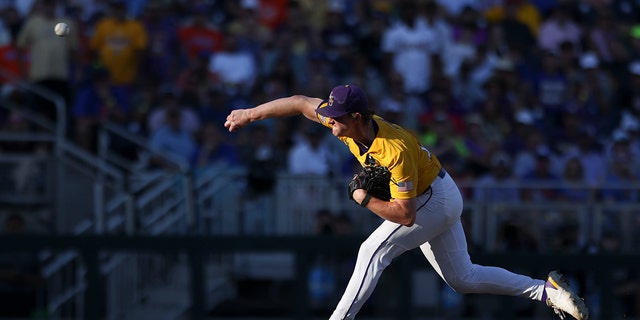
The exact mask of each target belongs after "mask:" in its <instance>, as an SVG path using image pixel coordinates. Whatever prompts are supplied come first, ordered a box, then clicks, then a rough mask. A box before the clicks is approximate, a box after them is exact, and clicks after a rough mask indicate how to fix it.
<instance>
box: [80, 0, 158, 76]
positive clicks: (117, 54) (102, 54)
mask: <svg viewBox="0 0 640 320" xmlns="http://www.w3.org/2000/svg"><path fill="white" fill-rule="evenodd" d="M110 5H111V6H110V9H111V15H110V16H107V17H105V18H103V19H102V20H100V21H98V23H97V25H96V29H95V33H94V35H93V37H92V38H91V42H90V48H91V50H92V53H93V54H94V55H95V58H96V59H97V61H98V62H99V63H100V64H101V65H102V66H104V67H105V68H106V69H107V70H108V71H109V75H110V79H111V82H112V84H113V85H115V86H125V87H126V86H130V85H132V84H134V82H135V81H136V78H137V76H138V72H139V70H138V65H139V62H140V60H141V57H142V55H143V52H144V50H145V49H146V47H147V44H148V36H147V32H146V30H145V28H144V26H143V25H142V23H140V22H139V21H136V20H132V19H128V18H127V16H126V14H127V7H126V1H123V0H112V1H111V2H110Z"/></svg>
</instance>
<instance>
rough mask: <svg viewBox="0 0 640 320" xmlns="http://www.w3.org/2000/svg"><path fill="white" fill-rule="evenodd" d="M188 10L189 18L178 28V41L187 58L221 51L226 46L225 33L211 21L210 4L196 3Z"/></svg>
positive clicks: (183, 54) (195, 57) (190, 58)
mask: <svg viewBox="0 0 640 320" xmlns="http://www.w3.org/2000/svg"><path fill="white" fill-rule="evenodd" d="M188 10H189V16H188V18H187V19H186V21H185V23H183V24H182V25H181V26H180V27H179V28H178V41H179V45H180V50H181V51H182V52H181V54H182V56H183V57H185V60H192V59H197V58H199V57H202V56H206V57H209V56H211V55H212V54H213V53H214V52H219V51H221V50H222V49H223V48H224V35H223V33H222V31H221V30H219V28H218V27H217V26H216V25H215V24H213V23H211V22H210V21H209V19H208V18H209V11H208V10H209V8H208V6H206V5H205V4H204V3H196V4H193V5H192V6H191V7H190V8H189V9H188ZM232 23H233V22H232Z"/></svg>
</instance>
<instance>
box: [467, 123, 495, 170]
mask: <svg viewBox="0 0 640 320" xmlns="http://www.w3.org/2000/svg"><path fill="white" fill-rule="evenodd" d="M465 123H466V131H465V135H464V138H465V139H464V146H465V148H466V149H467V150H468V158H467V164H468V166H469V170H470V171H471V175H473V176H474V177H477V176H478V175H480V174H482V173H484V172H486V171H487V170H488V169H489V168H490V167H491V165H490V161H491V156H492V155H493V154H494V153H495V152H496V151H497V150H498V148H499V147H500V141H498V140H495V139H491V137H490V136H489V135H487V132H486V131H485V129H484V124H485V120H484V119H483V118H482V117H481V116H480V115H478V114H477V113H472V114H469V115H468V116H467V117H466V118H465Z"/></svg>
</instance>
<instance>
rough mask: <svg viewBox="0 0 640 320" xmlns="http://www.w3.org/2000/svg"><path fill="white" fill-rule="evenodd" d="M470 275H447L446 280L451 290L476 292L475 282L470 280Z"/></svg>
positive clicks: (463, 292)
mask: <svg viewBox="0 0 640 320" xmlns="http://www.w3.org/2000/svg"><path fill="white" fill-rule="evenodd" d="M471 278H472V277H471V276H470V275H467V276H464V277H457V276H452V277H447V278H446V282H447V284H448V285H449V287H451V289H453V291H455V292H457V293H460V294H467V293H476V292H477V284H476V283H475V282H472V281H471Z"/></svg>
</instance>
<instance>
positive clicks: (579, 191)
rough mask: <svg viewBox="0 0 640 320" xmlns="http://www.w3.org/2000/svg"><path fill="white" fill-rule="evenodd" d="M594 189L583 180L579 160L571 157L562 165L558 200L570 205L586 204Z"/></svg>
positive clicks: (582, 169) (583, 176)
mask: <svg viewBox="0 0 640 320" xmlns="http://www.w3.org/2000/svg"><path fill="white" fill-rule="evenodd" d="M593 192H594V189H593V188H592V187H591V186H589V184H588V183H587V182H586V180H585V174H584V168H583V167H582V162H581V161H580V158H577V157H572V158H569V159H568V160H567V161H566V162H565V163H564V171H563V172H562V176H561V189H560V194H559V195H558V200H561V201H567V202H571V203H588V202H589V201H591V200H592V199H593Z"/></svg>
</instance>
